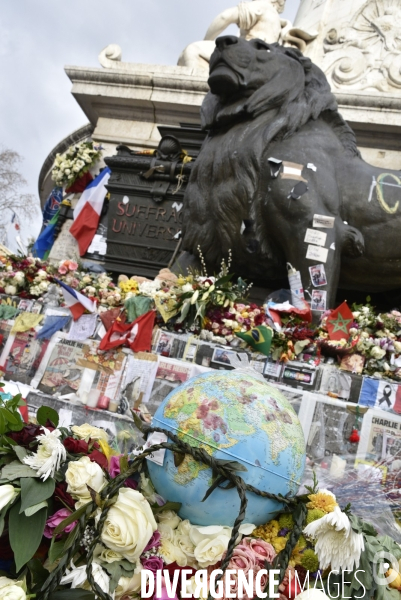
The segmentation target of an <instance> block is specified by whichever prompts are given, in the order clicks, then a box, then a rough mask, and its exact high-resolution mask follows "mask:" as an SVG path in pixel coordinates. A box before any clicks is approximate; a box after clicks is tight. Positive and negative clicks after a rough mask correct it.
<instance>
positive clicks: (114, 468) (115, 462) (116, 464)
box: [109, 454, 122, 479]
mask: <svg viewBox="0 0 401 600" xmlns="http://www.w3.org/2000/svg"><path fill="white" fill-rule="evenodd" d="M120 456H122V455H121V454H119V455H118V456H111V457H110V466H109V474H110V477H111V478H112V479H114V477H117V475H119V474H120Z"/></svg>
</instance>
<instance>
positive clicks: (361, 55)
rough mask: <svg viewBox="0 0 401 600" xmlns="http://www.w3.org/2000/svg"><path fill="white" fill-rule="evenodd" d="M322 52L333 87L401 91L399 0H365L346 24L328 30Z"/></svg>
mask: <svg viewBox="0 0 401 600" xmlns="http://www.w3.org/2000/svg"><path fill="white" fill-rule="evenodd" d="M324 52H325V55H324V59H323V64H322V67H323V70H324V71H325V73H326V75H327V77H328V79H329V81H330V83H331V85H332V87H333V89H334V90H336V89H355V90H358V91H362V90H367V91H373V90H376V91H380V92H394V91H395V92H399V91H400V92H401V5H400V2H399V0H368V2H366V3H365V4H364V5H363V6H362V7H361V8H360V10H359V11H358V12H357V13H356V15H355V16H354V18H353V19H352V21H351V23H350V25H349V26H343V27H342V28H329V29H328V30H327V33H326V36H325V40H324Z"/></svg>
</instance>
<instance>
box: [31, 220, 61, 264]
mask: <svg viewBox="0 0 401 600" xmlns="http://www.w3.org/2000/svg"><path fill="white" fill-rule="evenodd" d="M58 215H59V211H57V212H56V214H55V215H54V217H53V218H52V220H51V221H50V223H49V224H48V225H47V226H46V227H45V228H44V230H43V231H42V233H41V234H40V235H39V237H38V239H37V240H36V242H35V243H34V245H33V247H32V254H33V256H36V258H42V259H46V258H47V256H48V254H49V252H50V250H51V248H52V246H53V244H54V236H55V229H56V225H57V221H58Z"/></svg>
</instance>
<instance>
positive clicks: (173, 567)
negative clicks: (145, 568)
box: [164, 562, 196, 597]
mask: <svg viewBox="0 0 401 600" xmlns="http://www.w3.org/2000/svg"><path fill="white" fill-rule="evenodd" d="M164 568H165V569H167V571H168V572H169V575H170V581H173V577H174V572H175V571H182V570H183V569H185V570H187V569H188V571H192V573H191V575H187V580H189V579H190V578H191V577H192V576H193V575H195V573H196V569H192V568H191V567H180V566H178V565H177V563H176V562H173V563H171V564H170V565H166V566H165V567H164ZM180 595H181V574H180V576H179V577H178V583H177V596H178V597H180Z"/></svg>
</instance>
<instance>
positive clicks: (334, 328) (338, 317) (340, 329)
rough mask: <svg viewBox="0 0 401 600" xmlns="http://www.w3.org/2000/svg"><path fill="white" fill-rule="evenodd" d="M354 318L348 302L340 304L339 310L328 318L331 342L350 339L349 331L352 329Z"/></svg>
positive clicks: (333, 311)
mask: <svg viewBox="0 0 401 600" xmlns="http://www.w3.org/2000/svg"><path fill="white" fill-rule="evenodd" d="M353 320H354V317H353V316H352V312H351V309H350V307H349V306H348V304H347V303H346V302H343V303H342V304H340V306H339V307H338V308H336V309H335V310H332V311H331V313H330V316H329V317H328V318H327V325H326V327H327V331H328V332H329V338H330V339H331V340H342V339H346V340H347V339H348V338H349V330H350V329H351V325H352V322H353Z"/></svg>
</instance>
